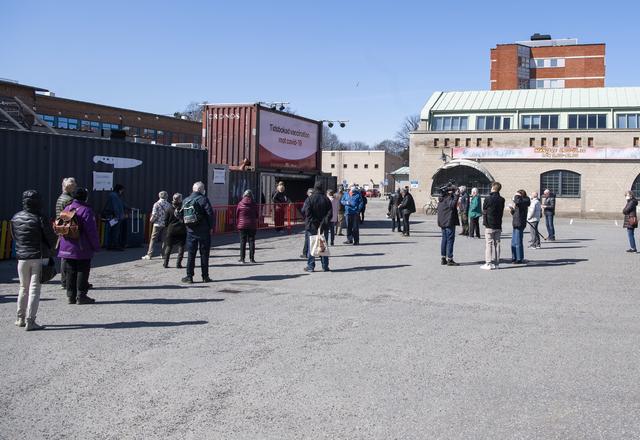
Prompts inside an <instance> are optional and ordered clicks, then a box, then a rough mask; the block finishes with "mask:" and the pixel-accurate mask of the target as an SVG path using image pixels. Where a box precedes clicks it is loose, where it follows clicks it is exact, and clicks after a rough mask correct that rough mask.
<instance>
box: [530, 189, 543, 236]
mask: <svg viewBox="0 0 640 440" xmlns="http://www.w3.org/2000/svg"><path fill="white" fill-rule="evenodd" d="M541 216H542V205H540V199H539V198H538V193H537V192H532V193H531V204H530V205H529V209H528V211H527V223H529V235H531V240H529V249H540V233H539V232H538V224H540V217H541Z"/></svg>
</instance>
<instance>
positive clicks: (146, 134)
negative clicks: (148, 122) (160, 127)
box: [105, 124, 156, 140]
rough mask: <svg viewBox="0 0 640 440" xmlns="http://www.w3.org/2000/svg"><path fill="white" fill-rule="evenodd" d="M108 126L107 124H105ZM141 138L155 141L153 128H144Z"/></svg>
mask: <svg viewBox="0 0 640 440" xmlns="http://www.w3.org/2000/svg"><path fill="white" fill-rule="evenodd" d="M105 125H108V124H105ZM143 136H144V137H146V138H149V139H153V140H155V139H156V131H155V130H154V129H153V128H145V129H144V131H143Z"/></svg>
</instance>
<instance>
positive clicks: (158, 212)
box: [142, 191, 171, 260]
mask: <svg viewBox="0 0 640 440" xmlns="http://www.w3.org/2000/svg"><path fill="white" fill-rule="evenodd" d="M168 198H169V194H167V192H166V191H160V193H159V194H158V201H157V202H155V203H154V204H153V208H152V210H151V217H150V218H149V222H151V224H152V225H153V229H152V230H151V238H150V239H149V250H148V251H147V254H146V255H144V256H143V257H142V259H143V260H150V259H152V258H153V250H154V249H153V248H154V247H155V244H156V243H160V244H162V243H163V241H164V240H163V237H164V232H165V231H164V224H165V221H166V219H167V211H168V210H169V208H171V204H170V203H169V202H168V201H167V199H168Z"/></svg>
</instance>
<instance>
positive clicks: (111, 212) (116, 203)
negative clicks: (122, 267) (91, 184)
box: [102, 183, 125, 251]
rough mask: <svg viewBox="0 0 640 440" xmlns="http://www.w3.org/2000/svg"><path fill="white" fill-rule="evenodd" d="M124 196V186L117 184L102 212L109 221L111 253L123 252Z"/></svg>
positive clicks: (108, 247) (108, 245) (109, 247)
mask: <svg viewBox="0 0 640 440" xmlns="http://www.w3.org/2000/svg"><path fill="white" fill-rule="evenodd" d="M123 194H124V186H122V185H120V184H119V183H117V184H116V185H115V186H114V187H113V191H111V192H110V193H109V198H108V199H107V203H106V205H105V207H104V209H103V210H102V217H103V218H104V219H105V220H106V221H107V225H108V226H109V242H108V244H107V249H108V250H111V251H122V250H124V246H123V245H122V229H123V224H124V219H125V206H124V201H123V200H122V195H123Z"/></svg>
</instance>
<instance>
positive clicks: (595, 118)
mask: <svg viewBox="0 0 640 440" xmlns="http://www.w3.org/2000/svg"><path fill="white" fill-rule="evenodd" d="M598 128H607V115H606V114H594V113H590V114H584V115H569V129H570V130H575V129H578V130H587V129H588V130H594V129H598Z"/></svg>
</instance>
